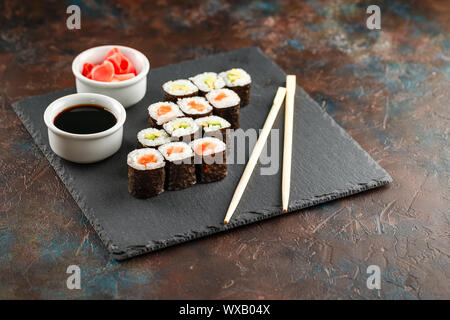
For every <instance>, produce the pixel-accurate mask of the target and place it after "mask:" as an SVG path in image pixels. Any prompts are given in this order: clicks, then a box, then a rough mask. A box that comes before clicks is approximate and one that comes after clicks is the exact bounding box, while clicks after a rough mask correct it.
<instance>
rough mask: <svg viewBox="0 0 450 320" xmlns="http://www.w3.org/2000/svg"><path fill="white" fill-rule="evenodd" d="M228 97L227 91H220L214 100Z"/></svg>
mask: <svg viewBox="0 0 450 320" xmlns="http://www.w3.org/2000/svg"><path fill="white" fill-rule="evenodd" d="M226 97H228V96H227V95H226V94H225V93H223V92H221V93H219V94H218V95H217V96H216V97H215V98H214V100H215V101H222V100H223V99H225V98H226Z"/></svg>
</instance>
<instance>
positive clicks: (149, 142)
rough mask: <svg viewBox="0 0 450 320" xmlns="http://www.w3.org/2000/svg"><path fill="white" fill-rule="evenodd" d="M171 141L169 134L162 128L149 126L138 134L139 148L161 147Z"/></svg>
mask: <svg viewBox="0 0 450 320" xmlns="http://www.w3.org/2000/svg"><path fill="white" fill-rule="evenodd" d="M169 142H171V139H170V137H169V135H168V134H167V132H165V131H164V130H162V129H156V128H147V129H143V130H141V131H139V132H138V134H137V146H138V148H150V147H159V146H161V145H163V144H165V143H169Z"/></svg>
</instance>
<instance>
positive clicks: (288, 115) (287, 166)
mask: <svg viewBox="0 0 450 320" xmlns="http://www.w3.org/2000/svg"><path fill="white" fill-rule="evenodd" d="M296 84H297V82H296V77H295V76H294V75H288V76H287V77H286V104H285V114H284V149H283V176H282V182H281V199H282V203H283V212H287V209H288V206H289V193H290V191H291V163H292V132H293V128H294V99H295V87H296Z"/></svg>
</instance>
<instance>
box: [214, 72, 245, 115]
mask: <svg viewBox="0 0 450 320" xmlns="http://www.w3.org/2000/svg"><path fill="white" fill-rule="evenodd" d="M219 77H221V78H222V79H223V81H224V82H225V84H226V86H227V88H229V89H231V90H233V91H234V92H236V93H237V94H238V95H239V97H240V98H241V107H244V106H246V105H248V104H249V103H250V86H251V83H252V78H251V77H250V75H249V74H248V73H247V72H246V71H245V70H244V69H239V68H236V69H235V68H233V69H231V70H228V71H224V72H221V73H220V74H219Z"/></svg>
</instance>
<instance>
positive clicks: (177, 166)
mask: <svg viewBox="0 0 450 320" xmlns="http://www.w3.org/2000/svg"><path fill="white" fill-rule="evenodd" d="M158 150H159V152H161V154H162V155H163V156H164V158H165V159H166V166H165V170H166V182H165V189H166V190H180V189H184V188H187V187H189V186H192V185H193V184H195V183H196V182H197V178H196V176H195V164H194V153H193V152H192V149H191V147H190V146H189V145H188V144H187V143H184V142H171V143H167V144H165V145H162V146H160V147H159V148H158Z"/></svg>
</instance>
